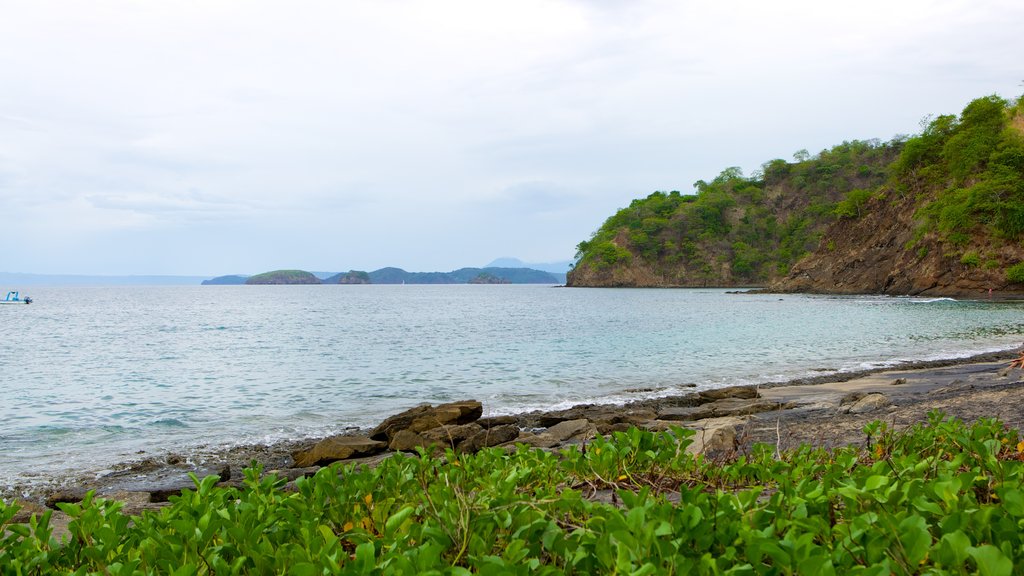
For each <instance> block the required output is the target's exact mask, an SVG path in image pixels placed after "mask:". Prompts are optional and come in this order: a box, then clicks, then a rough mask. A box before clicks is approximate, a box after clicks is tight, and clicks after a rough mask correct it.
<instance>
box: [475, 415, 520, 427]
mask: <svg viewBox="0 0 1024 576" xmlns="http://www.w3.org/2000/svg"><path fill="white" fill-rule="evenodd" d="M476 424H479V425H480V426H481V427H482V428H484V429H488V428H494V427H496V426H507V425H509V424H515V425H517V426H518V425H519V417H518V416H491V417H489V418H481V419H479V420H477V421H476Z"/></svg>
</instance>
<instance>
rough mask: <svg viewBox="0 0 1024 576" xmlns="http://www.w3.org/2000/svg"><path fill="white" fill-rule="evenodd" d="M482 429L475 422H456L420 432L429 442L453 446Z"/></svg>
mask: <svg viewBox="0 0 1024 576" xmlns="http://www.w3.org/2000/svg"><path fill="white" fill-rule="evenodd" d="M481 431H483V427H482V426H480V425H479V424H477V423H476V422H471V423H469V424H456V425H450V424H449V425H446V426H438V427H437V428H432V429H430V430H427V431H426V432H423V433H422V434H420V436H422V437H423V438H424V439H425V440H427V441H428V442H429V443H431V444H439V445H441V446H447V447H448V448H455V447H456V446H458V445H459V443H460V442H462V441H463V440H465V439H467V438H469V437H471V436H474V435H476V434H478V433H479V432H481Z"/></svg>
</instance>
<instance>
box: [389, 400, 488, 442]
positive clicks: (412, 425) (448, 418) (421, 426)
mask: <svg viewBox="0 0 1024 576" xmlns="http://www.w3.org/2000/svg"><path fill="white" fill-rule="evenodd" d="M483 412H484V408H483V405H482V404H481V403H479V402H477V401H476V400H464V401H461V402H450V403H448V404H439V405H437V406H431V405H429V404H423V405H420V406H416V407H414V408H410V409H408V410H406V411H405V412H402V413H399V414H395V415H394V416H389V417H388V418H386V419H385V420H384V421H383V422H381V423H380V424H379V425H377V427H376V428H374V429H373V431H372V432H370V438H372V439H374V440H388V441H390V440H391V439H392V438H394V437H395V434H397V433H398V432H399V431H400V430H408V431H410V432H416V433H419V432H425V431H427V430H430V429H431V428H437V427H439V426H444V425H446V424H469V423H470V422H473V421H475V420H477V419H478V418H480V416H481V415H482V414H483Z"/></svg>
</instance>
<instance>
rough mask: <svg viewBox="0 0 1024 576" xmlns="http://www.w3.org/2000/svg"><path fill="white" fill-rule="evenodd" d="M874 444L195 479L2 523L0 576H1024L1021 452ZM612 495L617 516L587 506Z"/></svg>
mask: <svg viewBox="0 0 1024 576" xmlns="http://www.w3.org/2000/svg"><path fill="white" fill-rule="evenodd" d="M929 419H930V421H929V424H928V425H920V426H916V427H914V428H913V429H910V430H908V431H906V432H904V433H894V432H893V431H891V430H889V429H888V428H887V427H886V425H885V424H884V423H880V422H875V423H873V424H870V425H868V426H867V427H866V428H865V433H866V436H867V445H866V446H865V447H847V448H839V449H835V450H831V451H829V450H824V449H815V448H811V447H802V448H799V449H797V450H794V451H790V452H784V453H782V454H780V455H777V454H776V451H775V448H774V446H767V445H762V446H756V447H755V448H754V449H753V451H752V452H751V453H749V454H744V455H739V456H738V457H736V458H734V459H732V460H730V461H719V462H711V461H708V460H705V459H703V458H701V457H693V456H690V455H689V454H687V453H686V451H685V447H686V446H687V445H688V444H689V443H690V437H691V436H692V435H693V432H692V431H688V430H682V429H674V430H672V431H670V432H665V433H657V434H655V433H650V432H643V431H640V430H638V429H631V430H629V431H628V432H616V433H614V434H613V435H612V436H611V437H609V438H596V439H595V440H594V441H593V442H592V443H590V444H588V445H587V446H585V447H571V448H569V449H566V450H564V451H562V452H561V453H560V454H552V453H548V452H544V451H541V450H536V449H527V448H525V447H521V448H520V449H519V450H518V451H516V452H515V453H512V454H508V453H506V452H505V451H503V450H501V449H491V450H486V451H483V452H481V453H479V454H476V455H472V456H470V455H462V454H455V453H453V452H451V451H449V452H447V453H446V454H445V455H444V457H439V458H435V457H431V456H429V455H427V454H421V455H419V456H417V457H403V456H400V455H399V456H395V457H393V458H390V459H388V460H386V461H384V462H383V463H381V464H380V465H379V466H378V467H376V468H373V469H368V468H358V469H357V468H355V467H352V466H347V467H340V466H334V467H331V468H325V469H323V470H321V471H320V472H318V473H317V474H316V475H315V476H312V477H309V478H304V479H300V480H298V481H296V483H295V489H294V490H290V491H284V490H282V487H283V484H284V482H283V481H282V480H279V479H277V478H275V477H273V476H261V473H260V470H259V469H250V470H247V471H246V478H245V483H244V486H243V487H241V488H238V489H236V488H217V487H215V486H214V483H215V482H216V478H215V477H209V478H205V479H203V480H199V479H195V484H196V488H195V490H188V491H184V492H183V493H182V495H181V496H180V497H176V498H173V499H172V502H171V505H170V506H169V507H167V508H164V509H161V510H158V511H148V512H145V513H143V514H142V516H138V517H128V516H125V515H123V514H122V513H121V511H120V506H119V504H116V503H113V502H109V501H104V500H100V499H96V498H93V497H92V495H90V496H88V497H87V498H86V499H85V500H84V501H83V502H81V503H79V504H66V505H63V506H62V507H63V508H64V510H65V512H67V513H68V515H69V516H71V518H72V522H71V525H70V531H71V536H70V538H69V539H68V540H65V541H64V542H63V543H58V542H55V541H54V540H53V539H52V538H51V536H50V529H49V525H48V522H49V515H48V514H47V515H44V516H43V517H40V518H34V519H33V520H32V521H31V523H30V524H28V525H15V524H11V523H10V519H11V518H12V516H13V514H14V511H15V508H14V507H13V506H6V505H2V504H0V527H3V528H4V530H5V532H4V536H3V539H2V540H0V572H2V573H4V574H50V573H70V572H75V573H78V574H104V573H109V574H214V573H216V574H284V573H288V574H368V573H374V574H428V573H430V574H468V573H481V574H506V573H514V574H612V573H616V574H618V573H629V574H662V573H678V574H925V573H927V574H945V573H950V574H962V573H980V574H995V575H1008V574H1014V573H1020V571H1021V570H1024V531H1021V530H1020V526H1021V525H1024V486H1022V482H1024V463H1022V462H1021V460H1022V459H1024V454H1022V452H1024V443H1022V442H1019V440H1020V439H1019V437H1018V432H1017V431H1015V430H1006V429H1005V428H1004V427H1003V426H1001V425H1000V424H999V423H998V422H995V421H981V422H979V423H977V424H975V425H973V426H970V427H968V426H965V425H964V424H963V423H961V422H958V421H948V420H945V419H944V418H943V417H942V416H941V415H939V414H932V415H930V417H929ZM597 494H606V495H612V494H613V495H614V497H613V500H612V502H611V503H607V500H606V499H603V498H594V496H595V495H597Z"/></svg>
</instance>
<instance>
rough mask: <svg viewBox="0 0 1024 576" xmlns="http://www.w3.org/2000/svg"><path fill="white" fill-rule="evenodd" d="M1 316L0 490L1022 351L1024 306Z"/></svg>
mask: <svg viewBox="0 0 1024 576" xmlns="http://www.w3.org/2000/svg"><path fill="white" fill-rule="evenodd" d="M23 292H24V293H27V294H28V295H31V296H32V297H33V298H34V299H35V303H34V304H32V305H29V306H0V326H2V334H3V339H2V342H0V397H2V398H3V402H2V403H0V489H3V488H4V487H5V486H8V487H9V486H11V485H14V484H19V483H25V482H29V483H31V482H33V481H42V479H45V478H48V477H51V476H59V475H65V474H69V473H80V472H87V473H90V474H103V473H104V472H105V471H107V470H109V468H110V467H111V466H114V465H116V464H117V463H121V462H125V461H130V460H133V459H138V458H139V457H140V455H141V454H145V455H154V454H157V455H158V454H164V453H171V452H174V453H183V454H188V453H189V451H191V450H200V449H202V450H211V449H219V448H222V447H230V446H236V445H244V444H253V443H272V442H276V441H282V440H286V439H298V438H303V437H316V436H323V435H327V434H331V433H335V432H338V431H341V430H345V429H346V428H350V427H366V426H373V425H374V424H376V423H378V422H379V421H380V420H382V419H383V418H384V417H386V416H388V415H390V414H392V413H395V412H397V411H400V410H403V409H405V408H408V407H411V406H414V405H416V404H419V403H422V402H430V403H438V402H447V401H452V400H461V399H471V398H472V399H477V400H480V401H482V402H483V403H484V410H485V414H486V415H498V414H508V413H515V412H523V411H529V410H534V409H551V408H558V407H568V406H571V405H573V404H577V403H584V402H588V403H599V402H608V403H610V402H623V401H628V400H631V399H638V398H643V397H650V396H663V395H669V394H674V393H681V392H689V391H692V390H693V386H696V388H697V389H705V388H714V387H722V386H728V385H735V384H746V383H766V382H777V381H785V380H790V379H794V378H800V377H805V376H810V375H821V374H828V373H835V372H843V371H855V370H863V369H869V368H878V367H884V366H891V365H897V364H899V363H902V362H908V361H916V360H931V359H941V358H954V357H965V356H970V355H973V354H976V353H981V352H988V351H994V350H1003V349H1008V348H1014V347H1016V346H1018V345H1020V343H1021V340H1022V338H1024V336H1022V333H1024V322H1022V319H1024V303H1020V302H989V301H984V300H981V301H954V300H950V299H924V298H889V297H828V296H806V295H766V294H757V295H755V294H730V293H728V292H727V291H725V290H637V289H622V290H619V289H577V288H555V287H551V286H516V285H495V286H488V285H485V286H478V285H445V286H411V285H409V286H202V287H200V286H174V287H167V286H162V287H140V286H116V287H36V288H33V289H32V290H30V291H23Z"/></svg>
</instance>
